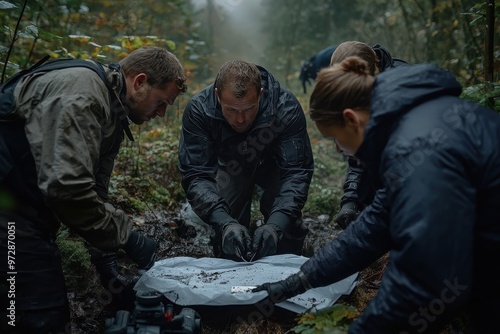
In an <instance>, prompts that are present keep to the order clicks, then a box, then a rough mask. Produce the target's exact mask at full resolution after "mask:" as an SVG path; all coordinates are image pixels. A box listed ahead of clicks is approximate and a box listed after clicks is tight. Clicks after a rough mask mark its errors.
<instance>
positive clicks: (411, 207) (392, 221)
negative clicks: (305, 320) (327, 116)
mask: <svg viewBox="0 0 500 334" xmlns="http://www.w3.org/2000/svg"><path fill="white" fill-rule="evenodd" d="M460 92H461V87H460V85H459V84H458V82H457V81H456V80H455V79H454V78H453V76H452V75H451V74H450V73H448V72H446V71H444V70H441V69H439V68H437V67H435V66H433V65H412V66H408V67H404V68H402V67H400V68H397V69H392V70H389V71H386V72H384V73H382V74H380V75H379V76H378V77H377V79H376V82H375V86H374V91H373V94H372V104H371V106H372V109H371V118H370V120H369V122H368V124H367V127H366V129H365V136H364V138H365V139H364V141H363V144H362V145H361V147H360V148H359V150H358V151H357V152H356V156H357V157H358V158H359V159H360V160H361V161H363V162H364V163H365V165H366V167H367V168H369V169H370V170H371V171H373V172H374V174H376V175H378V176H379V178H378V180H379V182H380V185H381V186H382V188H381V189H382V190H379V191H378V192H377V194H376V196H375V199H374V201H373V203H372V204H371V205H370V206H368V207H367V208H366V209H365V210H364V211H363V212H362V213H361V215H360V216H359V217H358V219H357V221H356V222H355V223H353V224H351V225H349V226H348V228H347V229H346V230H345V231H344V232H343V233H341V234H340V235H339V236H338V237H337V238H336V239H334V240H333V241H332V242H331V243H330V244H328V245H327V246H325V247H324V248H323V249H322V250H321V251H319V252H318V253H317V254H316V255H315V256H314V257H312V258H311V259H310V260H309V261H307V262H306V263H305V264H304V265H303V266H302V268H301V270H302V271H303V272H304V273H305V275H306V276H307V277H308V279H309V282H310V283H311V285H312V286H313V287H316V286H322V285H326V284H328V283H332V282H335V281H338V280H340V279H342V278H344V277H346V276H348V275H350V274H352V273H354V272H356V271H359V270H361V269H363V268H365V267H366V266H367V265H369V264H370V263H372V262H373V261H375V260H376V259H377V258H379V257H380V256H382V255H383V254H385V253H386V252H387V251H390V263H389V265H388V266H387V268H386V270H385V273H384V277H383V279H382V283H381V286H380V288H379V290H378V293H377V295H376V297H374V299H373V300H372V301H371V302H370V303H369V305H368V307H367V308H366V310H365V311H364V313H363V314H362V315H361V317H360V318H359V319H357V321H356V322H355V323H354V324H353V325H352V326H351V328H350V333H370V334H373V333H403V331H404V333H437V332H438V329H439V327H440V326H442V325H443V323H445V322H446V321H448V320H450V317H452V316H454V315H456V314H457V313H458V312H460V311H462V310H465V311H468V312H469V315H470V320H471V324H472V326H473V327H474V330H475V331H474V333H493V332H496V331H498V327H497V326H498V324H497V317H498V314H499V311H500V304H499V302H498V301H499V300H500V289H499V288H498V282H497V278H496V276H495V275H493V274H492V273H491V270H492V269H493V266H494V265H495V263H496V262H495V260H494V259H496V258H497V257H498V254H500V210H499V209H498V205H499V204H500V149H499V143H500V116H499V115H498V114H496V113H495V112H493V111H492V110H490V109H487V108H484V107H481V106H479V105H477V104H475V103H472V102H469V101H466V100H463V99H460V98H458V97H457V96H458V95H459V94H460ZM492 260H493V261H492Z"/></svg>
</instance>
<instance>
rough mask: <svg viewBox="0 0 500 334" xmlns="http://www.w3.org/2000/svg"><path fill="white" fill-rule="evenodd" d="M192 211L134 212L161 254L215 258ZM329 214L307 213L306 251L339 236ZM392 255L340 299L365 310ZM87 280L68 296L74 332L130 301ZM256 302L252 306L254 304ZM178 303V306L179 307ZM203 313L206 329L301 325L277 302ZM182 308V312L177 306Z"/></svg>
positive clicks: (99, 325) (91, 329) (99, 327)
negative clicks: (263, 313)
mask: <svg viewBox="0 0 500 334" xmlns="http://www.w3.org/2000/svg"><path fill="white" fill-rule="evenodd" d="M190 217H191V216H190V215H189V212H188V213H187V214H186V210H184V212H183V211H182V210H181V212H180V213H178V214H175V215H169V214H168V213H165V212H163V213H161V212H156V213H151V214H149V215H147V216H146V217H144V216H139V217H137V216H136V217H134V221H135V223H136V228H137V229H138V230H141V231H143V232H144V233H145V234H146V235H148V236H149V237H151V238H153V239H154V240H156V241H157V242H158V244H159V250H158V258H159V259H163V258H172V257H177V256H189V257H193V258H201V257H212V256H213V253H212V248H211V246H210V245H209V243H208V240H209V237H208V236H209V229H208V226H206V225H204V224H199V223H196V222H195V223H193V221H192V220H191V219H190ZM328 220H329V218H328V216H320V217H314V218H312V217H305V219H304V222H305V223H306V225H307V226H308V228H309V234H308V236H307V237H306V240H305V243H304V255H305V256H311V255H312V254H313V253H314V252H315V251H317V250H318V249H319V248H320V247H321V246H323V245H324V244H325V243H327V242H328V241H329V240H331V239H332V238H334V237H335V236H336V235H337V234H338V233H339V232H340V230H339V229H338V228H337V227H336V226H335V225H334V224H333V223H329V222H328ZM386 262H387V256H386V257H384V258H382V259H381V260H379V261H378V262H376V263H374V264H373V265H372V266H371V267H369V268H367V269H366V270H364V271H362V272H360V275H359V282H358V285H357V287H356V288H355V289H354V290H353V291H352V292H351V294H350V295H347V296H343V297H341V298H340V299H339V301H337V303H339V302H342V303H344V304H348V305H352V306H354V307H356V308H357V309H358V310H359V311H362V310H363V309H364V307H365V306H366V304H367V302H368V301H369V300H370V299H371V298H372V297H373V296H374V295H375V293H376V291H377V287H378V284H379V282H380V279H381V276H382V273H383V270H384V268H385V265H386ZM119 263H120V266H121V270H122V272H124V273H126V274H129V275H136V274H137V272H136V271H135V270H134V269H133V268H134V266H133V265H132V264H131V263H130V262H129V261H128V260H127V259H126V258H125V256H123V254H121V256H120V257H119ZM82 279H86V280H92V284H90V285H89V288H87V289H85V290H78V289H73V290H71V289H70V290H69V293H68V296H69V301H70V306H71V317H72V324H71V326H72V333H73V334H99V333H104V332H105V328H106V327H105V322H106V319H109V318H112V317H114V316H115V315H116V311H117V310H120V309H127V310H129V311H130V309H131V305H130V304H128V306H127V305H125V304H123V303H120V302H116V300H115V301H113V299H112V298H110V294H109V292H108V291H106V290H105V289H104V288H103V287H102V286H101V285H100V284H99V281H98V277H97V274H96V273H95V271H94V270H93V268H92V269H91V270H90V272H88V273H86V274H85V275H84V276H83V277H82ZM252 307H253V309H252ZM176 308H177V307H176ZM190 308H193V309H194V310H195V311H196V312H198V314H199V315H200V317H201V333H207V334H222V333H224V334H225V333H259V334H265V333H273V334H279V333H293V332H292V331H290V330H291V328H293V327H294V326H296V325H297V314H296V313H293V312H290V311H287V310H284V309H281V308H278V307H276V308H275V309H274V310H273V312H272V314H270V315H269V316H268V317H266V318H264V317H262V318H260V319H259V320H258V321H250V322H249V321H247V320H243V319H248V314H251V313H252V312H253V311H255V307H254V306H241V307H234V306H232V307H191V306H190ZM176 312H177V311H176Z"/></svg>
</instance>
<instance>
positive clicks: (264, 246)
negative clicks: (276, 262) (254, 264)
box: [252, 223, 283, 260]
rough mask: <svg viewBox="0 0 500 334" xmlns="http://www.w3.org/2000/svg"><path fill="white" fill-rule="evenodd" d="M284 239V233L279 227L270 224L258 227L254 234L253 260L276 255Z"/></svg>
mask: <svg viewBox="0 0 500 334" xmlns="http://www.w3.org/2000/svg"><path fill="white" fill-rule="evenodd" d="M282 237H283V231H282V230H281V228H280V227H279V226H277V225H274V224H272V223H268V224H266V225H262V226H260V227H258V228H257V229H256V230H255V232H254V234H253V242H252V251H253V252H254V256H253V260H258V259H260V258H262V257H264V256H267V255H274V254H276V250H277V249H278V242H279V241H280V240H281V238H282Z"/></svg>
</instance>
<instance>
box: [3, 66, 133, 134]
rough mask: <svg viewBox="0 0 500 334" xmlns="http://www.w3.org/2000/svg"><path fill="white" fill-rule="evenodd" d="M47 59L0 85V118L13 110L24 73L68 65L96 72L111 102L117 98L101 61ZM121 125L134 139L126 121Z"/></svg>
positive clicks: (56, 68)
mask: <svg viewBox="0 0 500 334" xmlns="http://www.w3.org/2000/svg"><path fill="white" fill-rule="evenodd" d="M48 59H49V56H45V57H44V58H43V59H41V60H40V61H38V62H37V63H36V64H34V65H33V66H31V67H30V68H28V69H25V70H22V71H20V72H18V73H16V74H15V75H14V76H12V77H11V78H9V80H7V81H6V82H5V83H4V84H2V85H0V119H8V118H9V116H10V114H11V113H12V112H13V111H14V109H15V106H16V101H15V98H14V88H15V87H16V84H17V83H18V82H19V80H21V78H23V77H24V76H26V75H32V74H35V73H39V72H49V71H52V70H60V69H64V68H70V67H85V68H88V69H90V70H92V71H94V72H95V73H97V75H99V77H100V78H101V80H102V81H103V82H104V84H105V85H106V87H107V88H108V92H109V96H110V99H111V104H113V101H115V100H119V97H118V95H117V94H116V93H115V92H114V91H113V88H112V87H111V83H110V82H109V80H108V78H107V76H106V71H105V70H104V67H103V66H102V64H101V63H98V62H94V61H86V60H82V59H71V58H62V59H55V60H52V61H49V62H46V61H47V60H48ZM120 103H121V101H120ZM122 126H123V129H124V131H125V133H126V134H127V137H128V138H129V139H130V140H131V141H134V138H133V136H132V133H131V131H130V128H129V126H128V122H126V121H124V122H122Z"/></svg>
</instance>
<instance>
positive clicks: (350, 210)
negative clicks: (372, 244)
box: [333, 202, 359, 230]
mask: <svg viewBox="0 0 500 334" xmlns="http://www.w3.org/2000/svg"><path fill="white" fill-rule="evenodd" d="M358 213H359V211H358V205H357V204H356V203H354V202H347V203H345V204H344V205H342V207H341V208H340V211H339V212H338V213H337V215H336V216H335V218H334V219H333V220H334V221H335V222H336V223H337V225H339V226H340V227H341V228H342V229H343V230H345V229H346V228H347V226H348V225H349V224H350V223H351V222H352V221H353V220H355V219H356V217H357V216H358Z"/></svg>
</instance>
